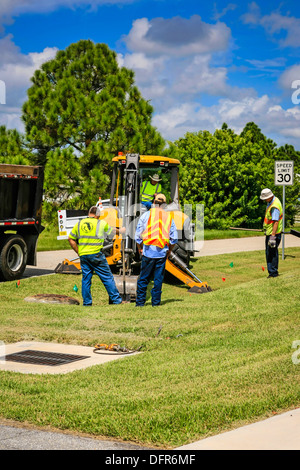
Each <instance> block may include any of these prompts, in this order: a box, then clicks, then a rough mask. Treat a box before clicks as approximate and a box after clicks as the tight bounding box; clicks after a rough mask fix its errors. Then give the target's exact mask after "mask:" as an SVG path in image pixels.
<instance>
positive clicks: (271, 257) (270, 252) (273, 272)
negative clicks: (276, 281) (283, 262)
mask: <svg viewBox="0 0 300 470" xmlns="http://www.w3.org/2000/svg"><path fill="white" fill-rule="evenodd" d="M269 238H270V236H269V235H267V236H266V261H267V267H268V273H269V276H271V277H276V276H278V258H279V256H278V247H279V244H280V241H281V233H278V234H277V235H276V247H275V248H271V247H270V246H269V245H268V241H269Z"/></svg>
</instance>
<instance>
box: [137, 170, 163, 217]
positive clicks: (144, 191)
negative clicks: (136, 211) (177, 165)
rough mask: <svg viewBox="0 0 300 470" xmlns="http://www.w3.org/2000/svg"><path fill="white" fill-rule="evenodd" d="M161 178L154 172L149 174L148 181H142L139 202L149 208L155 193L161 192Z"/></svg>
mask: <svg viewBox="0 0 300 470" xmlns="http://www.w3.org/2000/svg"><path fill="white" fill-rule="evenodd" d="M160 181H161V178H160V177H159V175H157V174H155V175H153V176H150V181H143V184H142V187H141V192H140V198H141V203H142V204H143V205H144V206H146V207H147V209H148V210H149V209H150V207H151V205H152V202H153V199H154V197H155V196H156V194H158V193H161V184H160Z"/></svg>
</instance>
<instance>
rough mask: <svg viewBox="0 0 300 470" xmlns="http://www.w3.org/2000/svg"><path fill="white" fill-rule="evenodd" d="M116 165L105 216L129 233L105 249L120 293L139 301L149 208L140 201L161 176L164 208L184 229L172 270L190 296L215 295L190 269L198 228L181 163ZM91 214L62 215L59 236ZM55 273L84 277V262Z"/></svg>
mask: <svg viewBox="0 0 300 470" xmlns="http://www.w3.org/2000/svg"><path fill="white" fill-rule="evenodd" d="M112 163H113V173H112V182H111V193H110V199H106V200H101V201H100V204H101V207H102V210H101V212H100V213H101V216H100V218H103V219H105V220H106V221H107V222H108V224H109V225H110V226H111V227H113V228H121V227H125V228H126V235H125V236H124V237H123V238H122V236H121V235H115V236H114V238H113V239H112V240H110V239H106V240H105V242H104V246H103V252H104V253H105V256H106V259H107V261H108V264H109V265H110V268H111V270H112V272H113V274H114V278H115V281H116V285H117V288H118V290H119V292H120V294H122V295H123V297H124V296H127V298H129V299H130V300H134V299H135V297H136V287H137V279H138V275H139V270H140V265H141V255H140V253H139V251H138V248H137V244H136V242H135V239H134V238H135V231H136V226H137V222H138V219H139V217H140V216H141V215H142V213H143V212H144V211H146V210H147V208H146V207H145V206H144V205H143V204H141V201H140V197H141V187H142V184H143V182H144V181H145V180H149V178H150V177H151V176H153V175H154V174H158V175H159V177H160V179H161V186H162V192H163V193H164V194H165V195H166V198H167V205H166V207H165V208H164V209H165V210H166V211H170V212H171V213H172V218H173V220H174V222H175V225H176V228H177V231H178V243H177V244H176V245H175V247H174V249H173V251H172V253H171V254H170V256H169V257H168V259H167V261H166V272H167V274H169V275H170V276H171V277H173V278H176V279H177V280H179V281H180V282H181V283H184V284H185V285H186V286H188V287H189V292H194V293H204V292H209V291H211V288H210V286H208V284H207V283H206V282H205V281H202V280H201V279H199V278H198V277H197V276H196V275H195V274H194V273H193V272H192V271H191V269H190V258H191V257H192V256H194V253H195V250H194V239H195V226H194V224H193V223H192V221H191V220H190V218H189V217H188V216H187V215H186V214H184V212H183V211H182V210H181V208H180V205H179V165H180V161H179V160H178V159H174V158H169V157H163V156H153V155H139V154H136V153H127V154H122V153H120V154H118V156H116V157H114V158H113V159H112ZM100 199H101V198H100ZM98 203H99V201H98ZM98 203H97V204H98ZM87 209H88V208H87ZM86 216H87V210H85V211H75V210H72V211H71V210H60V211H58V227H59V235H58V237H57V238H58V239H59V240H61V239H67V238H68V235H69V233H70V231H71V229H72V228H73V226H74V225H75V223H76V222H78V220H80V219H82V218H84V217H86ZM55 272H56V273H62V274H79V273H80V272H81V271H80V260H79V258H73V259H70V260H69V259H65V260H63V261H62V262H61V263H59V264H58V266H57V267H56V269H55Z"/></svg>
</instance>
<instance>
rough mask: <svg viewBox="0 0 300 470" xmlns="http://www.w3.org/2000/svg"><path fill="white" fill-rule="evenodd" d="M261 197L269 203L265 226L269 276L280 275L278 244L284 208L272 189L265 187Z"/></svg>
mask: <svg viewBox="0 0 300 470" xmlns="http://www.w3.org/2000/svg"><path fill="white" fill-rule="evenodd" d="M260 199H261V200H262V201H265V202H266V203H267V207H266V212H265V217H264V224H263V228H264V231H265V234H266V248H265V249H266V261H267V267H268V273H269V276H268V277H269V278H272V277H277V276H278V261H279V256H278V246H279V244H280V241H281V232H282V227H283V224H282V217H283V210H282V205H281V202H280V200H279V199H278V198H277V197H276V196H275V195H274V194H273V192H272V191H271V189H269V188H265V189H263V190H262V192H261V194H260Z"/></svg>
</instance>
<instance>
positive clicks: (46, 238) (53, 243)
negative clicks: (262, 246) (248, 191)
mask: <svg viewBox="0 0 300 470" xmlns="http://www.w3.org/2000/svg"><path fill="white" fill-rule="evenodd" d="M292 228H294V229H295V230H300V225H295V226H294V227H292ZM289 230H290V228H289V227H288V228H286V231H289ZM57 235H58V229H57V226H56V224H55V225H51V226H47V227H46V228H45V230H44V231H43V232H42V233H41V235H40V236H39V239H38V246H37V250H38V251H51V250H68V249H70V245H69V243H68V240H57ZM262 236H264V233H263V232H250V231H247V230H212V229H211V230H208V229H205V231H204V240H215V239H224V238H244V237H262ZM198 239H199V240H201V239H202V235H201V234H200V235H199V237H198Z"/></svg>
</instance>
